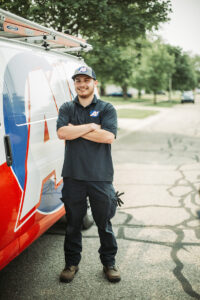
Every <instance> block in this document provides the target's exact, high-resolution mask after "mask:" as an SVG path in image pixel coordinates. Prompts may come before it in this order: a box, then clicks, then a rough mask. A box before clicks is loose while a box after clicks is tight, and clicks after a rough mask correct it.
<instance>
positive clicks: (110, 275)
mask: <svg viewBox="0 0 200 300" xmlns="http://www.w3.org/2000/svg"><path fill="white" fill-rule="evenodd" d="M103 271H104V273H105V275H106V278H107V279H108V281H110V282H118V281H120V280H121V277H120V273H119V270H118V269H117V268H116V267H115V266H107V267H106V266H104V267H103Z"/></svg>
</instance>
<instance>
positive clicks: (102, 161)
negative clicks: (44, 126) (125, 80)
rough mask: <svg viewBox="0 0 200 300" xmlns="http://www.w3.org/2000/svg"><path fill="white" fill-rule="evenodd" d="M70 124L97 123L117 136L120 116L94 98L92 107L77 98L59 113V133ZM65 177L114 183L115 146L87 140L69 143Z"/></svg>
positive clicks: (107, 105)
mask: <svg viewBox="0 0 200 300" xmlns="http://www.w3.org/2000/svg"><path fill="white" fill-rule="evenodd" d="M69 123H71V124H73V125H81V124H88V123H96V124H100V125H101V129H104V130H107V131H110V132H112V133H113V134H114V135H115V137H116V134H117V114H116V110H115V108H114V107H113V105H112V104H111V103H108V102H105V101H102V100H100V99H97V97H96V96H94V98H93V101H92V102H91V104H90V105H88V106H86V107H83V106H82V105H81V104H80V103H79V100H78V97H76V98H75V99H74V100H73V101H70V102H65V103H64V104H63V105H62V106H61V107H60V110H59V116H58V120H57V130H58V129H59V128H60V127H63V126H66V125H68V124H69ZM62 176H63V177H70V178H74V179H77V180H85V181H112V180H113V163H112V157H111V145H110V144H103V143H96V142H92V141H89V140H86V139H84V138H81V137H79V138H77V139H74V140H70V141H68V140H67V141H66V145H65V158H64V164H63V169H62Z"/></svg>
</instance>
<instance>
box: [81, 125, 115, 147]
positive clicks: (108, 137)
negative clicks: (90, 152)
mask: <svg viewBox="0 0 200 300" xmlns="http://www.w3.org/2000/svg"><path fill="white" fill-rule="evenodd" d="M82 138H84V139H86V140H89V141H92V142H96V143H104V144H112V142H113V141H114V139H115V136H114V134H113V133H112V132H110V131H107V130H104V129H96V130H94V131H91V132H88V133H86V134H84V135H82Z"/></svg>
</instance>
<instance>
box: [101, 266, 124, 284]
mask: <svg viewBox="0 0 200 300" xmlns="http://www.w3.org/2000/svg"><path fill="white" fill-rule="evenodd" d="M103 271H104V274H105V277H106V279H107V280H108V281H110V282H112V283H116V282H119V281H120V280H121V277H116V278H110V277H108V275H107V274H106V270H105V269H103Z"/></svg>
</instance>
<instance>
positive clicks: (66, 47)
mask: <svg viewBox="0 0 200 300" xmlns="http://www.w3.org/2000/svg"><path fill="white" fill-rule="evenodd" d="M1 36H2V37H6V38H8V39H12V40H14V39H16V40H19V41H22V42H26V43H28V44H32V45H33V44H37V45H40V46H42V47H44V48H45V49H46V50H50V49H52V50H57V51H58V52H59V53H60V52H63V53H68V52H79V51H85V52H88V51H90V50H92V46H91V45H90V44H88V43H87V42H86V41H85V40H83V39H81V38H77V37H74V36H72V35H69V34H65V33H61V32H58V31H56V30H54V29H51V28H47V27H45V26H42V25H39V24H37V23H35V22H32V21H29V20H27V19H24V18H22V17H19V16H17V15H15V14H12V13H10V12H7V11H5V10H3V9H0V37H1Z"/></svg>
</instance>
